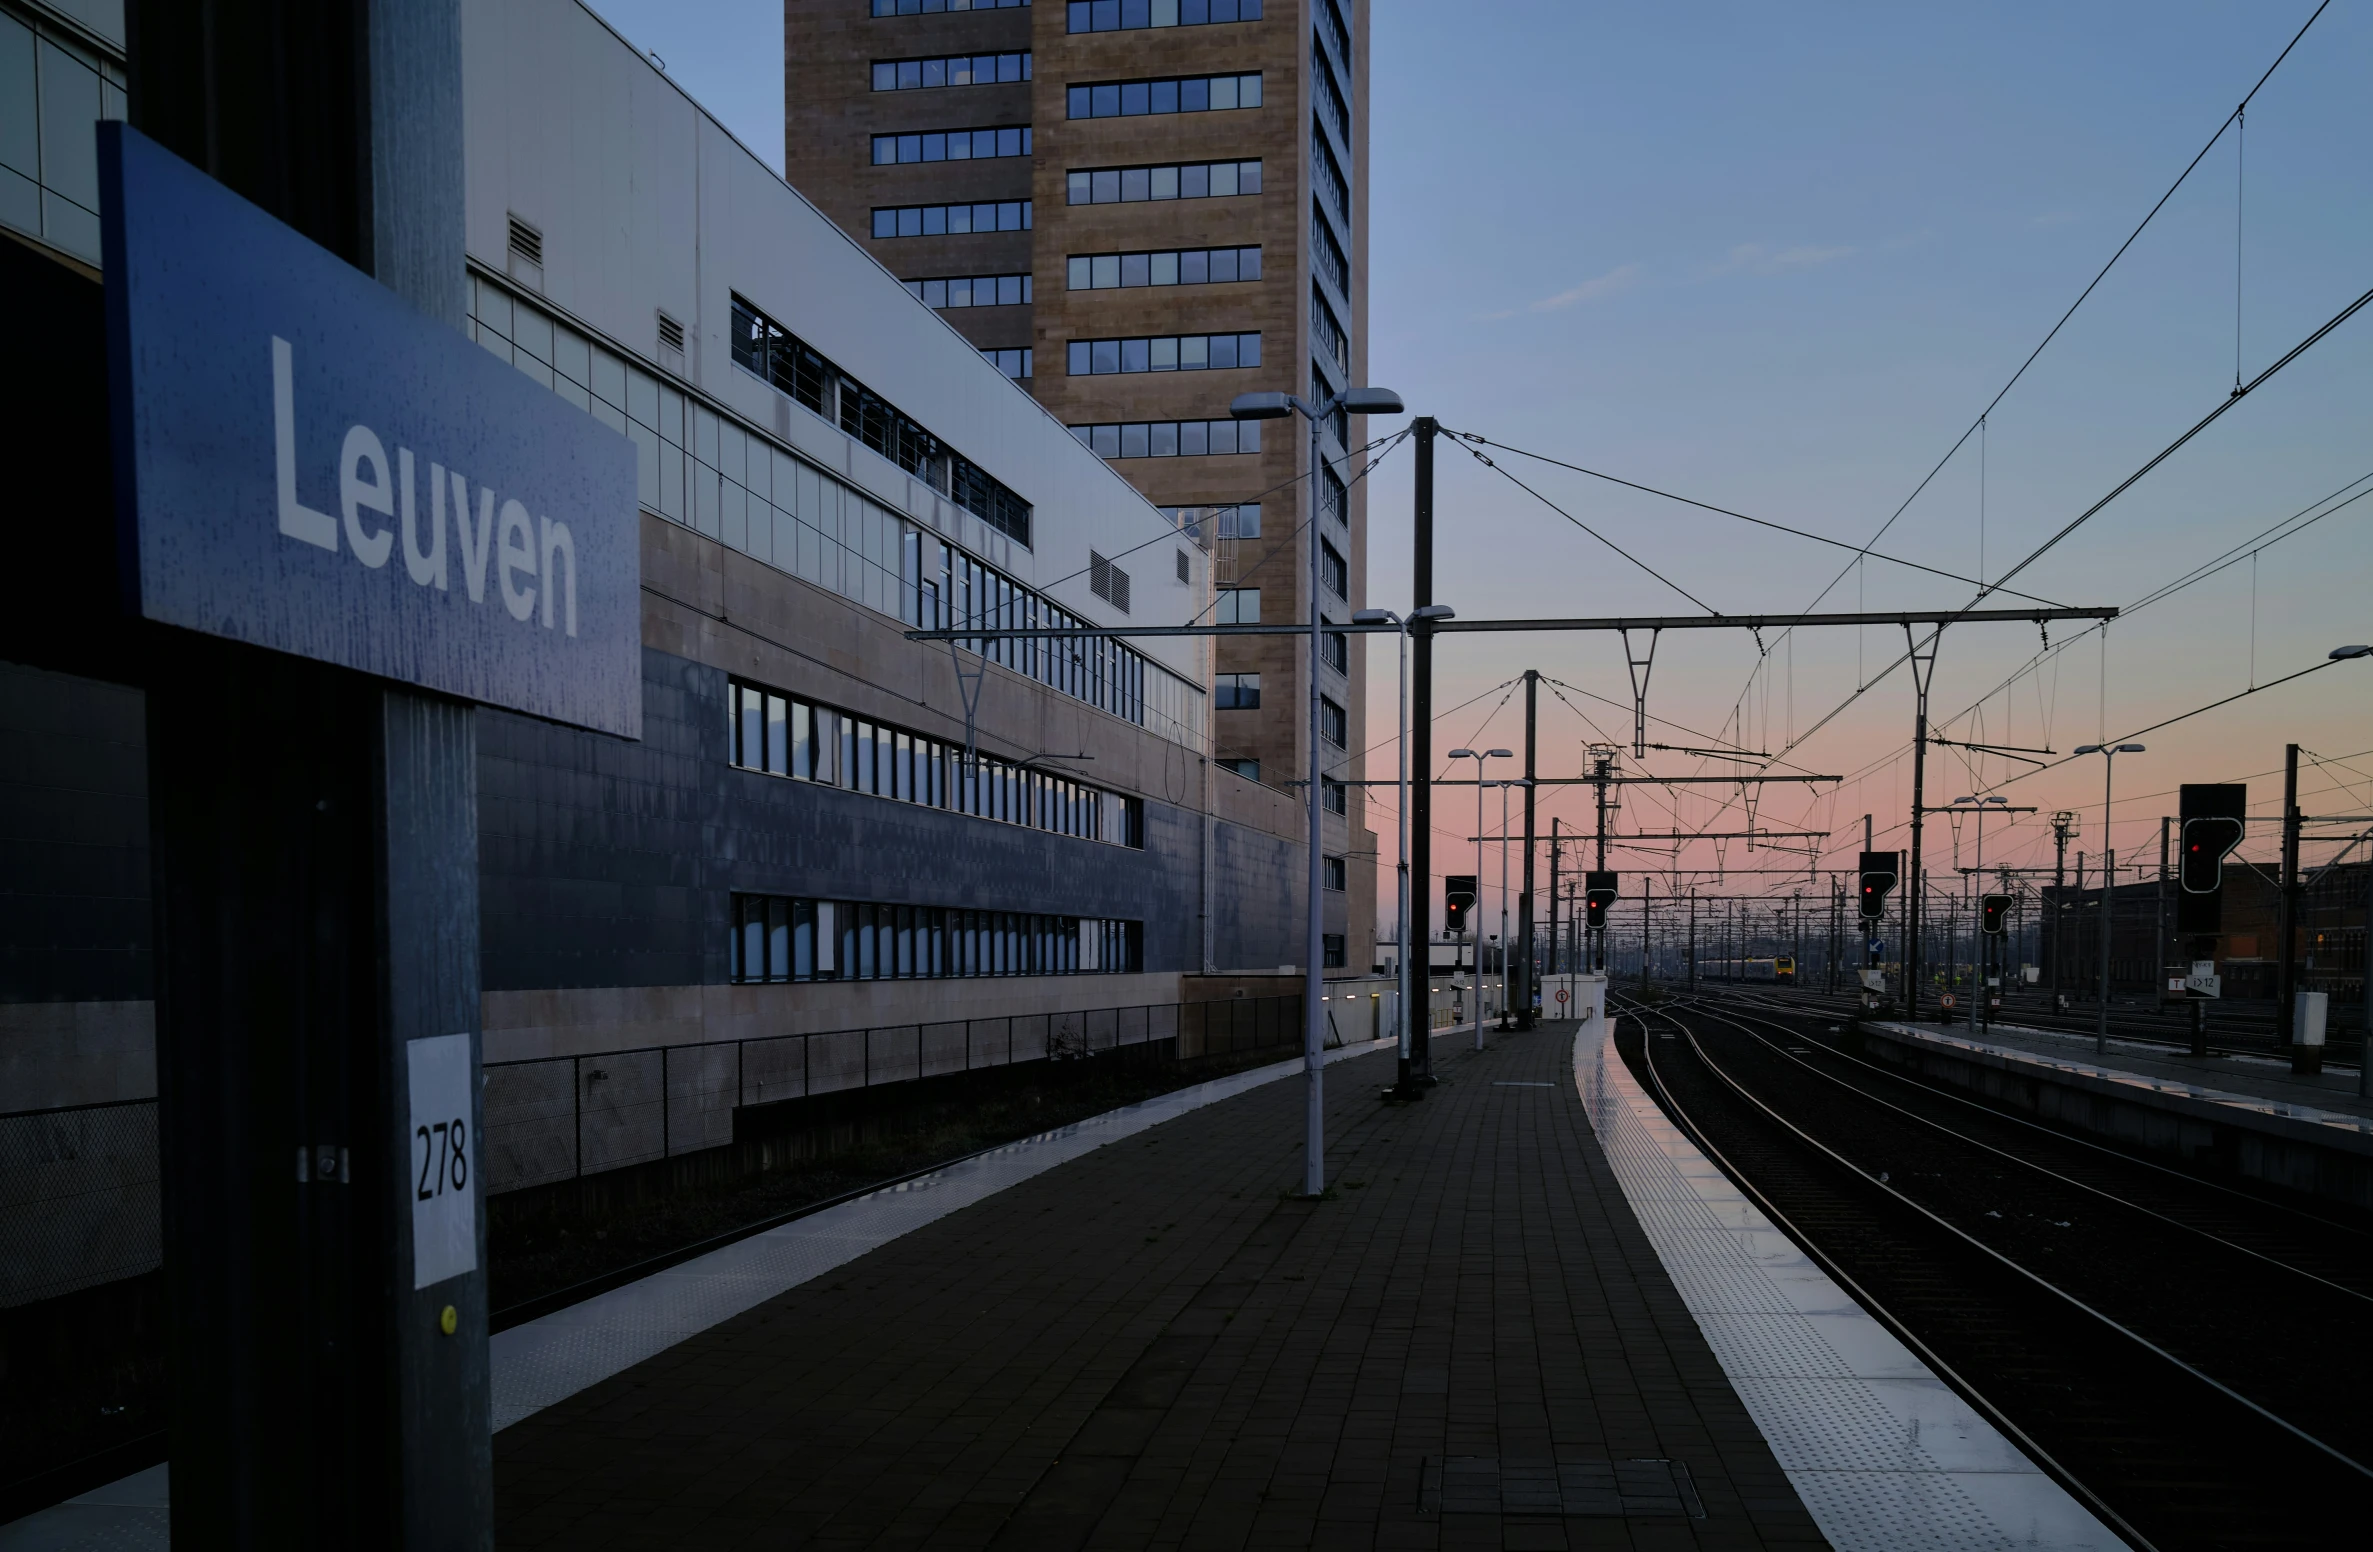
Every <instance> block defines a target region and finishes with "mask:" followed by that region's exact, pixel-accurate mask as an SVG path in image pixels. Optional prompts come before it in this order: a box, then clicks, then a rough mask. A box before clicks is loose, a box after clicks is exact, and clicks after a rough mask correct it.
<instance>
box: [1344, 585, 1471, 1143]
mask: <svg viewBox="0 0 2373 1552" xmlns="http://www.w3.org/2000/svg"><path fill="white" fill-rule="evenodd" d="M1456 618H1458V611H1457V610H1455V609H1453V608H1451V607H1450V606H1449V605H1448V604H1426V605H1424V606H1423V607H1421V608H1416V609H1412V610H1410V611H1409V613H1408V615H1407V616H1406V617H1403V616H1401V615H1397V614H1395V613H1393V612H1392V611H1391V610H1390V609H1361V610H1359V611H1357V612H1356V613H1354V614H1353V615H1352V617H1351V623H1352V624H1354V625H1391V626H1394V627H1395V628H1396V630H1397V633H1398V634H1399V636H1400V639H1401V726H1400V751H1401V759H1400V764H1401V769H1400V780H1399V782H1398V784H1397V786H1396V788H1395V791H1396V792H1397V794H1398V796H1397V798H1396V801H1397V802H1398V803H1399V805H1400V809H1399V812H1400V831H1401V836H1400V848H1401V865H1400V868H1399V869H1398V872H1399V874H1400V881H1401V898H1400V917H1399V922H1400V925H1399V927H1398V928H1397V929H1396V935H1397V936H1398V938H1399V940H1400V943H1399V954H1400V966H1399V968H1400V972H1401V973H1400V983H1401V984H1400V998H1401V1020H1400V1022H1401V1062H1400V1073H1399V1077H1398V1081H1397V1082H1395V1083H1394V1084H1393V1094H1394V1097H1396V1098H1399V1099H1418V1098H1422V1097H1423V1096H1424V1094H1425V1090H1424V1089H1422V1088H1420V1087H1418V1085H1417V1084H1416V1082H1415V1081H1414V1079H1413V1078H1412V1076H1411V1073H1410V1070H1409V1069H1410V1063H1411V1062H1412V1061H1414V1060H1415V1059H1416V1055H1417V1036H1416V1035H1415V1034H1414V1033H1413V1032H1412V1031H1411V1028H1410V1024H1409V1020H1410V1018H1411V1017H1412V1014H1411V1012H1410V1008H1411V1006H1412V1002H1411V997H1410V989H1411V987H1412V986H1413V985H1414V984H1415V982H1414V979H1413V977H1412V976H1411V975H1410V971H1409V910H1410V903H1411V899H1412V896H1411V894H1410V889H1409V627H1410V626H1411V625H1413V624H1415V623H1416V622H1418V621H1420V620H1428V621H1431V620H1454V619H1456ZM1427 957H1428V959H1429V960H1430V959H1431V958H1432V955H1431V954H1430V953H1429V954H1428V955H1427ZM1427 968H1428V969H1429V970H1430V969H1431V968H1432V967H1431V965H1430V964H1429V965H1428V967H1427ZM1428 985H1429V987H1430V986H1431V982H1430V981H1429V982H1428ZM1426 1000H1427V1001H1428V1002H1429V1003H1430V1002H1431V1001H1432V995H1431V993H1430V991H1429V993H1428V995H1427V999H1426ZM1429 1011H1430V1010H1429ZM1428 1023H1429V1025H1430V1023H1431V1020H1430V1019H1429V1020H1428ZM1427 1034H1428V1036H1429V1038H1430V1036H1431V1034H1432V1030H1431V1029H1430V1027H1429V1029H1428V1031H1427Z"/></svg>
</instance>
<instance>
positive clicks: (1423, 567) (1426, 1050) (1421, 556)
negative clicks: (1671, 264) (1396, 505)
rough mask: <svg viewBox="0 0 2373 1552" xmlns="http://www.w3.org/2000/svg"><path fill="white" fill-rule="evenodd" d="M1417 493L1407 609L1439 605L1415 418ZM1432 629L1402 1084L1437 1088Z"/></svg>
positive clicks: (1415, 676) (1430, 474) (1414, 639)
mask: <svg viewBox="0 0 2373 1552" xmlns="http://www.w3.org/2000/svg"><path fill="white" fill-rule="evenodd" d="M1413 429H1414V430H1415V431H1416V432H1417V489H1416V493H1415V501H1414V502H1413V503H1412V508H1413V510H1412V516H1413V517H1414V519H1415V521H1414V522H1413V524H1412V528H1413V530H1414V533H1415V541H1414V552H1413V554H1412V555H1411V557H1410V571H1409V606H1410V607H1411V608H1412V609H1422V608H1424V607H1425V606H1426V605H1428V604H1430V603H1432V602H1433V601H1434V435H1435V433H1436V432H1438V431H1439V430H1440V429H1441V427H1440V426H1439V425H1437V424H1436V423H1435V421H1434V418H1433V417H1432V416H1430V415H1420V416H1418V417H1417V419H1416V421H1415V423H1414V426H1413ZM1433 920H1434V622H1433V621H1431V620H1417V621H1414V622H1413V623H1412V624H1411V625H1410V627H1409V952H1410V953H1412V954H1414V955H1415V956H1417V981H1416V984H1417V1024H1416V1025H1415V1028H1416V1030H1417V1038H1416V1039H1415V1040H1413V1041H1411V1042H1410V1046H1409V1049H1410V1051H1411V1053H1412V1054H1411V1056H1410V1061H1409V1072H1408V1073H1407V1074H1405V1075H1404V1082H1417V1083H1431V1082H1433V1081H1434V1041H1433V1012H1432V1008H1433V995H1432V987H1433V965H1434V951H1433V948H1432V943H1433V935H1434V934H1433Z"/></svg>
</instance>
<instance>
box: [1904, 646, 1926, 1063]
mask: <svg viewBox="0 0 2373 1552" xmlns="http://www.w3.org/2000/svg"><path fill="white" fill-rule="evenodd" d="M1919 666H1920V665H1919V663H1918V662H1917V661H1916V660H1915V661H1914V662H1913V664H1912V677H1913V679H1914V680H1915V693H1916V694H1917V696H1918V698H1919V708H1918V710H1917V711H1916V712H1914V714H1913V716H1912V856H1911V866H1910V868H1909V870H1908V871H1909V873H1910V877H1908V878H1906V879H1905V880H1904V883H1905V885H1906V887H1905V889H1904V915H1905V921H1904V924H1903V926H1904V931H1903V947H1904V956H1903V957H1904V960H1905V963H1904V967H1903V1016H1904V1017H1905V1018H1906V1019H1909V1020H1911V1021H1913V1022H1915V1023H1917V1022H1918V1021H1919V1017H1920V959H1921V954H1920V948H1921V944H1920V933H1921V930H1922V928H1923V926H1924V925H1925V918H1926V915H1927V912H1926V910H1925V909H1924V905H1925V902H1923V901H1922V900H1921V898H1920V897H1921V896H1922V895H1923V894H1925V893H1926V892H1927V891H1926V889H1925V888H1924V887H1923V880H1922V876H1921V872H1920V831H1921V823H1920V822H1921V819H1922V818H1923V811H1924V810H1925V809H1926V808H1927V806H1928V681H1927V680H1926V679H1925V678H1923V677H1921V675H1920V672H1919Z"/></svg>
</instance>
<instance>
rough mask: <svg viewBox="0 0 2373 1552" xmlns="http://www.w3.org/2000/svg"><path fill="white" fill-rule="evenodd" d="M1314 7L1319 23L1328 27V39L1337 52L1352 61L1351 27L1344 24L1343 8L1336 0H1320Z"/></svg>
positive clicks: (1347, 62) (1346, 59)
mask: <svg viewBox="0 0 2373 1552" xmlns="http://www.w3.org/2000/svg"><path fill="white" fill-rule="evenodd" d="M1312 9H1314V10H1316V11H1317V12H1318V24H1319V25H1320V26H1321V27H1324V28H1325V29H1326V33H1327V41H1328V42H1330V43H1332V44H1334V45H1335V52H1336V53H1338V54H1340V55H1342V56H1343V62H1344V63H1345V64H1347V65H1348V64H1350V63H1351V29H1349V28H1348V27H1345V26H1344V25H1343V10H1342V8H1341V7H1340V6H1338V5H1336V4H1335V0H1318V3H1317V5H1315V6H1314V7H1312Z"/></svg>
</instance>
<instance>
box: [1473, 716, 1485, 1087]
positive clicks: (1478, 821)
mask: <svg viewBox="0 0 2373 1552" xmlns="http://www.w3.org/2000/svg"><path fill="white" fill-rule="evenodd" d="M1485 758H1486V756H1483V755H1480V754H1479V755H1477V756H1475V1049H1476V1050H1478V1051H1480V1050H1482V1049H1483V762H1484V760H1485Z"/></svg>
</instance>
